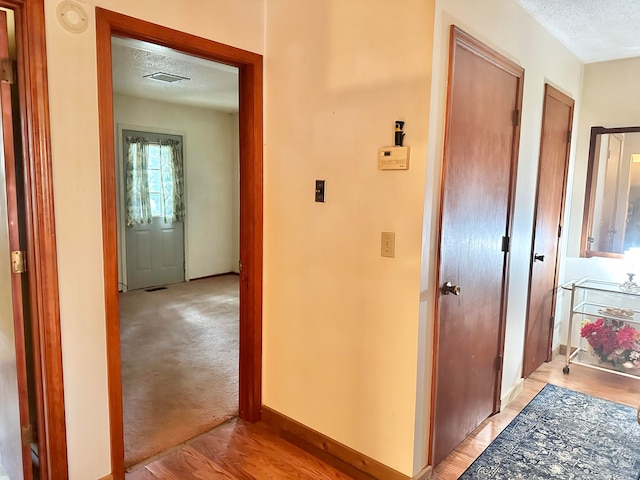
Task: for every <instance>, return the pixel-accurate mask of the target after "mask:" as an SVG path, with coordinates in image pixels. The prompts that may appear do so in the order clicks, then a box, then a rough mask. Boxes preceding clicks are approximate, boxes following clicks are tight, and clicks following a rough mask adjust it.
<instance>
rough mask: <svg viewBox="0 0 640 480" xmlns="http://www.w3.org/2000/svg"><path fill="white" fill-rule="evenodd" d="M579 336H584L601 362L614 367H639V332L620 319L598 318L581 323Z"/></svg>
mask: <svg viewBox="0 0 640 480" xmlns="http://www.w3.org/2000/svg"><path fill="white" fill-rule="evenodd" d="M580 336H581V337H583V338H585V339H586V340H587V342H588V343H589V345H590V346H591V348H592V349H593V351H594V353H595V354H596V355H597V356H598V357H599V358H600V360H602V361H603V362H607V363H611V364H613V365H614V366H616V367H624V368H637V367H640V344H639V343H638V339H639V336H640V335H639V333H638V331H637V330H636V329H635V328H633V327H632V326H630V325H627V324H626V323H624V322H623V321H622V320H610V319H606V320H605V319H604V318H598V319H597V320H596V321H594V322H589V323H585V324H583V326H582V328H581V329H580Z"/></svg>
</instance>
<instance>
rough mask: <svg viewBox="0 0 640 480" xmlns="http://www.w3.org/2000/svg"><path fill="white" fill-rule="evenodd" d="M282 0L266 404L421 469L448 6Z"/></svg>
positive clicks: (271, 155)
mask: <svg viewBox="0 0 640 480" xmlns="http://www.w3.org/2000/svg"><path fill="white" fill-rule="evenodd" d="M267 7H268V8H267V48H268V55H267V61H266V72H267V76H266V79H267V81H266V90H265V98H266V107H267V108H266V116H265V125H266V147H265V244H264V247H265V273H264V284H265V289H264V325H265V332H264V403H265V405H268V406H269V407H271V408H274V409H276V410H278V411H280V412H282V413H284V414H286V415H288V416H290V417H293V418H294V419H296V420H298V421H300V422H302V423H304V424H306V425H308V426H310V427H311V428H314V429H316V430H319V431H320V432H322V433H324V434H325V435H328V436H330V437H332V438H334V439H336V440H338V441H340V442H342V443H344V444H346V445H348V446H349V447H351V448H354V449H356V450H358V451H360V452H362V453H364V454H366V455H368V456H370V457H373V458H375V459H376V460H379V461H380V462H382V463H385V464H387V465H389V466H390V467H392V468H395V469H396V470H398V471H400V472H402V473H405V474H407V475H411V474H412V473H413V442H414V429H415V426H414V418H415V403H416V376H417V362H416V359H417V348H418V299H419V278H420V254H421V227H422V226H421V218H422V203H423V197H424V178H425V168H426V154H427V153H426V152H427V144H426V134H427V128H428V116H429V89H430V81H431V67H430V65H431V51H432V35H431V32H432V30H433V26H432V15H433V2H432V1H425V0H406V1H404V2H402V6H399V5H398V4H397V3H396V2H389V1H388V0H368V1H367V2H366V6H365V5H364V4H363V2H345V1H344V0H305V1H304V2H300V1H297V0H269V2H268V5H267ZM396 119H400V120H404V121H406V124H405V130H406V132H407V135H406V141H405V145H408V146H410V147H411V167H410V169H409V170H408V171H386V172H385V171H380V170H378V169H377V151H378V148H379V147H382V146H388V145H393V128H394V121H395V120H396ZM316 179H324V180H326V182H327V184H326V192H327V193H326V203H324V204H322V203H314V181H315V180H316ZM383 231H393V232H395V234H396V237H395V238H396V257H395V258H381V257H380V234H381V232H383Z"/></svg>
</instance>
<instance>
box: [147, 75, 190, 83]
mask: <svg viewBox="0 0 640 480" xmlns="http://www.w3.org/2000/svg"><path fill="white" fill-rule="evenodd" d="M143 78H152V79H153V80H158V81H159V82H166V83H173V82H179V81H181V80H191V79H190V78H187V77H181V76H180V75H174V74H172V73H165V72H156V73H152V74H151V75H145V76H144V77H143Z"/></svg>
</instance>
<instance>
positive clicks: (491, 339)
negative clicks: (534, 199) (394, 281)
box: [431, 26, 524, 465]
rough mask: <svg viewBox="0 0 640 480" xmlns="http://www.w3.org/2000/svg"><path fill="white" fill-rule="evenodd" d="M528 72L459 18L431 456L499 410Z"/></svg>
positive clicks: (452, 68) (436, 459) (435, 459)
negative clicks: (467, 28) (462, 26)
mask: <svg viewBox="0 0 640 480" xmlns="http://www.w3.org/2000/svg"><path fill="white" fill-rule="evenodd" d="M523 76H524V70H523V69H522V68H521V67H519V66H518V65H515V64H514V63H513V62H511V61H510V60H508V59H507V58H505V57H503V56H502V55H499V54H498V53H496V52H494V51H493V50H491V49H489V48H488V47H487V46H486V45H484V44H482V43H480V42H479V41H477V40H475V39H474V38H472V37H471V36H469V35H467V34H466V33H464V32H463V31H461V30H460V29H458V28H457V27H455V26H452V27H451V50H450V60H449V87H448V93H447V95H448V98H447V105H448V107H447V122H446V126H445V129H446V130H445V147H444V159H443V182H442V197H441V212H440V215H441V224H440V225H441V226H440V241H439V250H438V258H439V265H438V282H437V285H439V286H440V291H439V292H438V298H437V302H436V318H437V320H436V332H435V342H436V343H435V347H436V348H435V351H436V354H435V355H436V357H435V359H436V365H435V389H434V399H433V407H434V408H433V412H434V413H433V418H432V422H431V425H432V437H431V440H432V449H431V464H432V465H437V464H438V463H440V461H442V459H443V458H444V457H445V456H446V455H447V454H448V453H449V452H451V451H452V450H453V449H454V448H455V447H456V446H457V445H458V444H459V443H460V442H461V441H462V440H463V439H464V438H465V437H466V436H467V435H468V434H469V433H471V432H472V431H473V430H474V429H475V427H476V426H478V425H479V424H480V423H481V422H482V421H483V420H484V419H485V418H487V417H488V416H489V415H491V414H493V413H495V412H497V411H498V410H499V399H500V381H501V376H502V352H503V349H504V325H505V306H506V300H507V278H508V255H509V237H510V234H511V217H512V212H513V202H514V190H515V188H514V186H515V178H516V171H517V155H518V142H519V131H520V127H519V116H520V109H521V105H522V85H523Z"/></svg>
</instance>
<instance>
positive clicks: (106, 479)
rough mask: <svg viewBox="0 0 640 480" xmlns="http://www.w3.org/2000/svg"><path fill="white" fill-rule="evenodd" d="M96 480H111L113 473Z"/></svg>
mask: <svg viewBox="0 0 640 480" xmlns="http://www.w3.org/2000/svg"><path fill="white" fill-rule="evenodd" d="M98 480H113V473H110V474H109V475H107V476H106V477H102V478H99V479H98Z"/></svg>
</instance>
